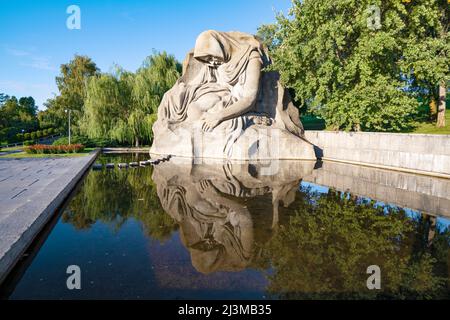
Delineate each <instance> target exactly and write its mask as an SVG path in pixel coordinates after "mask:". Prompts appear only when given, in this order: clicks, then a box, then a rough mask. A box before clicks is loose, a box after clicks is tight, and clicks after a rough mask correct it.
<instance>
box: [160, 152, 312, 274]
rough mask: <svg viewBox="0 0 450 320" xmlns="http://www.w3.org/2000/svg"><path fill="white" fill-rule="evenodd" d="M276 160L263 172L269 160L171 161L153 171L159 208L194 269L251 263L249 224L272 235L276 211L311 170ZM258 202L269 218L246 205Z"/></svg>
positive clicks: (234, 268)
mask: <svg viewBox="0 0 450 320" xmlns="http://www.w3.org/2000/svg"><path fill="white" fill-rule="evenodd" d="M279 162H280V163H278V164H277V165H276V170H273V172H272V173H270V172H269V174H266V173H267V172H266V171H267V170H266V169H267V168H268V167H270V166H271V165H273V161H271V163H261V161H258V162H255V163H252V162H242V163H231V162H228V163H226V164H217V163H205V162H204V163H203V164H200V165H197V164H192V163H190V162H189V161H188V160H187V159H184V160H183V158H178V159H177V158H174V159H171V161H170V162H165V163H161V164H159V165H158V166H156V167H155V168H154V171H153V175H152V180H153V181H154V182H155V184H156V187H157V193H158V197H159V199H160V202H161V205H162V207H163V209H164V211H165V212H166V213H168V214H169V215H170V216H171V217H172V218H173V219H174V220H175V221H176V222H177V223H178V224H179V226H180V229H179V230H180V238H181V240H182V242H183V244H184V245H185V246H186V248H187V249H188V250H189V252H190V255H191V260H192V264H193V266H194V267H195V268H196V269H197V271H199V272H202V273H205V274H208V273H212V272H216V271H239V270H243V269H245V268H246V267H247V266H248V265H249V264H250V263H251V261H252V259H253V255H254V243H255V241H256V242H258V243H260V244H261V242H263V241H264V240H263V239H261V238H259V234H260V233H257V232H255V224H257V225H258V226H259V227H260V228H261V226H262V224H264V227H263V229H264V230H268V232H266V233H270V232H269V230H273V233H274V232H276V230H277V227H278V221H279V217H278V215H279V210H280V207H281V206H283V207H288V206H289V205H290V204H291V203H292V202H293V201H294V200H295V197H296V194H297V190H298V186H299V184H300V182H301V179H302V177H304V176H307V175H310V174H311V172H312V171H313V169H314V162H312V161H279ZM252 199H254V200H252ZM244 201H245V204H248V205H249V206H246V205H245V206H244V205H243V203H244ZM247 201H248V202H247ZM261 201H262V203H263V204H264V203H265V201H267V202H268V204H269V205H268V206H265V210H267V211H272V214H271V215H270V214H269V215H267V214H261V212H260V210H258V212H255V210H254V206H252V205H251V203H255V202H258V203H260V205H261ZM270 203H271V204H272V205H271V206H272V208H270ZM255 214H256V216H255Z"/></svg>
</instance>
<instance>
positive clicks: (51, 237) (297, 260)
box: [0, 155, 450, 299]
mask: <svg viewBox="0 0 450 320" xmlns="http://www.w3.org/2000/svg"><path fill="white" fill-rule="evenodd" d="M124 157H125V158H117V156H116V158H114V157H113V156H108V157H106V156H102V157H101V158H100V159H99V161H102V162H116V163H118V162H127V161H129V160H131V159H128V158H126V156H124ZM139 157H142V158H139ZM139 157H138V158H133V160H134V161H139V160H143V159H145V158H146V157H147V156H146V155H142V156H139ZM160 168H161V166H160V167H158V169H160ZM202 168H203V169H204V168H205V167H201V168H200V169H198V170H200V171H201V170H202ZM158 169H152V168H151V167H145V168H136V169H128V170H117V169H116V170H109V171H108V170H103V171H91V173H89V174H88V176H87V177H86V178H85V181H84V183H83V184H82V185H81V186H80V188H79V189H78V190H77V191H76V192H75V195H74V197H73V198H71V200H70V201H69V203H68V205H67V208H66V209H65V214H66V216H64V215H63V216H62V217H63V218H61V217H60V218H59V219H58V221H57V222H56V224H55V226H54V227H53V229H52V230H51V231H50V232H49V234H48V238H46V239H43V241H44V242H43V245H42V246H41V247H40V248H38V250H37V251H36V256H35V257H33V258H31V259H30V261H29V262H30V265H29V266H26V268H25V271H24V273H23V274H20V276H19V278H18V280H17V281H18V282H17V283H16V284H14V285H13V286H12V289H11V290H12V294H11V295H10V298H12V299H27V298H61V299H65V298H69V299H78V298H85V299H92V298H111V299H122V298H130V299H139V298H149V299H188V298H190V299H205V298H206V299H224V298H225V299H264V298H267V291H266V288H267V287H268V286H269V285H270V283H271V281H272V280H271V278H273V277H275V278H276V277H277V276H279V273H280V270H282V271H283V272H284V273H283V274H282V275H283V276H282V277H281V278H280V279H287V280H288V283H290V282H292V281H295V279H296V278H298V277H299V276H300V275H305V274H309V273H312V274H314V276H316V273H317V272H318V271H320V267H321V265H320V264H319V266H315V267H311V265H310V264H308V263H304V262H305V261H304V260H301V259H307V258H308V256H309V255H311V256H314V255H317V257H318V258H319V257H320V259H318V260H320V261H322V260H323V259H325V261H327V260H326V257H327V250H328V247H329V246H333V245H335V244H336V243H337V247H344V248H345V245H346V242H345V240H344V239H342V237H341V238H338V239H337V240H333V242H331V243H328V242H327V241H326V239H324V238H325V237H319V238H318V240H317V241H318V247H315V249H314V250H311V252H309V251H308V250H303V251H302V250H298V247H299V246H301V245H302V244H301V243H300V244H295V247H294V248H295V249H293V250H291V251H289V252H287V251H286V254H287V255H286V256H283V257H282V258H283V259H281V260H280V261H284V259H285V258H286V259H287V258H289V257H291V256H294V259H292V263H291V264H290V265H285V266H284V268H281V269H280V270H278V269H277V267H276V264H274V262H273V261H272V260H271V259H273V256H272V255H274V256H276V254H275V253H278V252H283V248H284V246H286V245H285V242H284V241H280V243H281V245H280V247H277V248H276V249H275V250H274V252H273V253H271V254H272V255H269V256H267V257H264V254H265V253H266V254H267V252H268V251H265V250H268V249H267V248H266V247H265V246H266V245H267V243H269V242H270V241H271V239H272V238H276V235H279V234H280V233H281V229H282V228H281V226H289V219H290V218H291V217H293V216H295V215H297V214H299V215H300V216H301V219H300V220H302V221H309V220H308V218H309V213H317V212H315V211H308V210H309V209H303V210H299V209H298V208H299V206H300V208H309V207H308V206H302V199H306V200H308V201H311V202H312V203H313V204H316V201H318V200H317V199H318V197H315V195H316V194H318V195H321V194H326V193H327V192H328V191H329V188H328V187H326V186H321V185H318V184H314V183H310V182H305V181H303V182H301V184H300V187H299V186H298V181H299V180H297V179H294V181H293V183H292V184H291V183H288V184H286V186H287V188H284V187H282V188H281V187H280V186H278V187H277V185H276V183H275V184H273V182H274V181H272V182H271V183H272V184H269V185H259V184H258V183H259V182H258V181H261V180H260V178H261V177H258V179H255V180H249V181H252V183H255V184H253V185H251V184H250V186H253V188H252V187H250V186H248V187H245V188H242V189H239V188H237V189H236V190H235V189H234V188H232V187H236V186H239V185H240V184H241V182H242V181H236V182H237V183H236V184H234V185H227V186H228V187H230V188H229V189H227V188H223V189H221V191H220V192H218V193H217V194H209V199H210V200H211V199H213V198H214V197H215V198H214V199H215V201H217V203H219V204H221V206H222V207H221V208H226V207H227V206H230V208H233V209H234V210H235V211H236V212H238V213H239V214H240V215H241V217H242V216H243V212H247V213H248V214H249V216H250V217H251V219H250V220H251V221H252V223H253V224H252V227H251V228H247V229H245V228H243V227H244V226H245V225H240V228H237V229H236V235H239V236H241V237H237V238H236V239H235V238H231V237H225V236H224V235H227V234H228V233H226V232H225V231H228V230H231V229H232V228H231V229H230V224H229V223H228V224H222V223H214V224H212V223H210V222H205V221H206V220H207V219H209V218H208V217H207V216H206V215H199V213H204V212H203V211H202V210H200V209H199V212H197V213H196V214H197V216H198V217H201V219H206V220H199V221H200V222H201V223H200V224H199V225H198V226H197V225H196V224H189V223H186V222H189V221H191V222H195V221H194V220H190V218H191V217H192V216H193V213H194V211H193V208H194V209H195V208H209V207H207V206H205V202H204V200H205V199H206V198H208V196H204V197H203V196H201V195H202V194H200V193H195V192H193V190H194V189H196V185H195V183H191V182H192V181H191V182H190V180H189V179H187V180H186V176H189V175H190V173H189V170H186V171H183V172H182V173H180V174H179V175H178V176H177V177H178V178H179V179H181V182H180V181H178V180H177V179H167V180H165V178H166V176H163V175H161V176H160V177H159V180H158V179H157V177H156V176H155V173H157V172H158ZM152 170H153V171H152ZM255 170H256V169H255ZM163 172H164V173H168V172H169V171H163ZM216 172H218V171H207V175H206V176H205V177H207V178H208V179H212V180H214V181H215V182H216V186H223V185H222V184H220V183H219V182H220V181H221V179H222V178H221V176H220V175H219V174H218V173H216ZM160 173H161V172H160ZM252 173H255V172H253V171H252ZM171 174H172V173H171V172H169V173H168V174H167V177H169V178H172V177H171ZM192 174H195V173H192ZM292 175H293V173H292V172H290V171H289V174H287V175H286V176H288V177H290V176H292ZM201 176H202V177H203V174H202V175H201ZM162 178H164V179H162ZM197 178H199V176H196V179H195V181H201V180H200V179H197ZM183 179H184V180H183ZM158 181H159V185H158ZM168 181H171V182H170V183H168ZM270 181H271V180H270ZM276 181H277V182H279V181H284V180H281V178H278V180H276ZM289 181H290V180H289ZM161 182H163V183H161ZM257 182H258V183H257ZM165 183H167V184H170V185H171V187H172V189H170V191H171V192H172V193H165V192H160V194H157V193H156V192H155V190H157V189H158V188H156V187H157V186H159V188H160V189H159V191H161V190H163V191H166V189H165V188H167V186H166V185H165ZM151 184H153V185H154V186H152V185H151ZM281 185H283V186H284V184H281ZM162 186H163V187H162ZM269 186H271V187H273V189H271V187H269ZM206 187H207V188H211V185H209V186H206ZM152 188H153V189H152ZM277 188H278V189H277ZM150 189H151V190H152V191H149V190H150ZM93 190H95V191H96V192H92V191H93ZM183 190H184V191H183ZM207 190H211V189H207ZM227 190H232V191H234V192H235V194H237V195H239V197H238V196H233V194H232V193H227V192H226V191H227ZM270 190H271V191H270ZM175 191H176V192H175ZM187 191H189V192H190V193H189V192H187ZM251 191H255V192H251ZM256 191H258V192H256ZM290 191H293V192H290ZM296 191H297V192H296ZM184 192H186V193H184ZM271 192H273V194H276V195H277V197H278V198H276V199H277V200H276V201H274V198H273V197H272V196H273V194H272V193H271ZM282 192H285V196H283V197H281V196H280V195H281V194H282ZM306 192H311V194H309V195H312V197H308V196H307V195H308V194H307V193H306ZM313 193H315V194H313ZM163 194H174V195H180V197H179V198H177V199H179V200H180V202H178V204H177V206H174V208H175V212H172V214H173V216H176V214H174V213H177V212H176V211H179V212H181V211H183V210H182V209H181V208H183V209H186V208H187V207H186V205H188V206H190V208H191V209H192V210H191V211H186V215H185V217H186V219H180V223H175V222H174V221H175V220H170V221H172V222H173V223H174V225H177V226H178V227H177V228H169V229H168V230H169V231H168V234H167V237H165V238H164V237H163V238H158V237H157V235H158V234H160V233H158V232H156V233H155V232H154V233H152V232H149V230H150V231H152V230H153V231H155V229H152V228H158V226H161V224H159V225H157V224H150V223H149V222H152V221H153V222H154V221H156V220H151V219H150V217H151V216H152V215H153V214H155V212H153V211H155V210H156V211H158V210H159V211H158V212H160V213H161V214H162V215H161V216H158V215H157V214H155V215H154V216H157V217H159V218H160V219H162V218H163V217H166V218H167V217H169V218H170V214H169V213H170V210H162V207H160V206H159V205H158V203H159V204H160V205H161V204H162V203H164V202H162V201H161V195H163ZM187 194H190V196H189V197H188V196H187ZM97 195H100V197H96V196H97ZM213 196H214V197H213ZM291 196H293V197H291ZM152 197H154V199H155V201H156V202H152V201H150V200H149V199H152ZM197 197H200V198H201V199H200V198H197ZM87 199H90V200H91V201H86V200H87ZM360 199H361V200H362V201H357V205H358V204H359V203H361V202H365V201H368V200H370V199H368V198H366V197H361V198H360ZM181 200H183V201H181ZM200 200H201V201H200ZM331 200H332V201H334V200H333V199H332V198H331ZM158 201H159V202H158ZM292 201H293V202H292ZM296 201H297V202H296ZM230 202H232V205H231V204H230ZM278 202H279V206H278V207H277V208H278V209H277V214H276V220H277V221H278V219H279V225H278V227H280V229H278V228H273V226H274V224H273V221H275V213H274V212H275V210H274V204H275V203H278ZM311 202H309V203H311ZM168 203H172V202H168ZM211 203H213V202H211ZM211 203H210V204H211ZM199 204H202V206H200V205H199ZM332 204H335V202H332ZM146 205H147V206H146ZM375 206H383V208H384V207H385V206H386V204H385V203H383V202H380V201H378V202H375ZM155 207H157V208H156V209H155ZM331 207H332V208H336V207H335V206H331ZM324 208H325V210H323V212H319V213H318V214H319V217H318V220H314V217H313V218H312V220H311V221H313V222H314V223H315V222H316V221H321V220H320V219H321V218H327V217H329V216H330V215H329V214H336V215H334V217H335V218H334V219H336V220H338V219H339V216H340V215H341V213H342V212H340V211H339V212H338V211H333V212H328V211H327V209H326V208H327V206H326V204H325V206H324ZM337 208H339V207H338V206H337ZM319 209H321V207H320V208H319ZM152 210H153V211H152ZM331 210H332V209H331ZM384 210H386V212H387V209H386V208H384ZM200 211H202V212H200ZM278 211H279V212H278ZM319 211H320V210H319ZM372 211H373V210H372ZM69 212H71V213H72V215H67V213H69ZM405 212H406V213H407V216H408V217H409V218H411V219H417V218H419V217H420V216H419V215H420V214H419V213H418V212H417V211H414V210H411V209H405ZM302 214H303V216H302ZM347 214H349V213H348V212H347ZM350 214H351V212H350ZM376 214H377V213H376ZM173 216H172V218H173ZM310 216H313V215H310ZM64 217H65V218H66V219H64ZM353 217H354V216H350V218H353ZM377 217H379V215H378V214H377ZM69 218H70V219H69ZM170 219H171V218H170ZM283 219H284V220H283ZM282 220H283V221H282ZM325 220H326V219H325ZM336 220H334V221H332V223H334V222H335V221H336ZM355 220H358V219H355ZM363 220H364V219H363ZM236 221H237V220H236ZM239 221H244V222H245V221H247V220H244V219H242V220H239ZM365 221H366V222H368V223H371V222H373V220H370V217H369V218H368V220H365ZM437 221H438V224H439V225H440V226H442V227H447V226H449V225H450V221H449V219H446V218H438V220H437ZM157 222H158V223H160V220H158V221H157ZM363 222H364V221H359V223H363ZM208 223H209V226H210V227H209V228H208V229H207V228H203V227H202V228H199V229H196V228H194V227H195V226H197V227H200V226H204V225H208ZM314 223H313V224H314ZM344 225H345V224H344ZM86 226H87V227H86ZM224 226H226V227H227V228H224ZM247 226H248V225H247ZM166 227H168V226H167V225H166ZM294 229H295V228H294ZM331 229H333V228H331ZM362 229H363V230H364V228H362ZM388 229H389V228H388ZM214 230H215V231H217V230H219V231H220V230H222V233H220V234H219V235H222V236H223V237H222V238H220V237H217V235H218V234H217V233H214V232H213V231H214ZM296 230H300V229H295V230H294V231H296ZM307 230H308V228H307V229H303V230H302V232H297V233H295V232H294V233H292V234H291V235H293V236H294V237H295V236H300V235H302V234H305V236H306V237H305V238H302V239H303V240H305V239H306V241H302V243H308V239H309V238H314V236H320V235H322V233H321V231H320V230H319V231H317V230H316V229H314V228H313V229H312V230H315V231H314V232H313V231H311V234H309V233H308V231H307ZM324 230H325V229H324ZM327 230H329V229H327ZM345 230H352V229H351V228H349V229H345V228H344V231H345ZM194 231H195V232H194ZM207 231H208V232H207ZM327 232H328V231H326V232H324V235H327ZM362 232H363V233H364V231H362ZM394 232H395V231H394ZM250 233H251V234H252V238H251V239H253V240H254V242H252V241H248V243H250V242H252V243H254V244H256V243H258V246H259V247H258V248H257V250H256V251H255V256H253V257H252V259H255V260H254V261H259V262H258V264H252V263H253V262H254V261H252V259H249V260H246V259H242V261H241V260H239V259H237V258H238V257H240V256H239V255H238V253H239V254H240V253H242V252H243V251H242V250H241V249H242V248H241V247H240V246H242V245H243V244H244V243H247V242H244V241H243V239H244V237H243V236H244V235H246V234H250ZM204 234H211V235H212V234H214V240H217V239H222V240H223V241H222V242H221V244H227V243H228V244H233V245H230V246H227V247H225V246H222V247H221V249H220V250H222V251H220V250H219V251H218V252H221V253H225V255H219V254H217V255H215V254H213V255H211V256H210V257H209V259H206V260H205V256H204V255H203V253H204V252H206V251H203V252H202V255H198V253H199V252H198V251H197V252H195V251H193V250H192V248H195V247H194V245H195V244H196V243H199V242H201V240H204V238H202V236H204ZM351 234H352V232H347V233H345V236H347V235H351ZM369 234H370V233H369ZM331 235H333V233H332V232H331ZM372 236H374V237H375V238H374V239H375V240H378V238H377V237H379V236H378V233H374V234H372ZM216 238H217V239H216ZM248 238H250V237H248ZM343 238H345V237H343ZM232 240H233V241H234V240H236V242H232ZM238 240H239V241H241V240H242V241H241V242H239V241H238ZM291 240H292V239H291ZM322 241H323V242H322ZM248 243H247V244H248ZM294 243H295V241H294ZM341 245H342V246H341ZM321 246H322V247H321ZM287 247H288V246H287ZM255 248H256V245H255ZM288 248H290V247H288ZM235 249H236V250H235ZM444 249H445V248H444ZM196 250H197V249H196ZM211 251H213V250H210V251H208V252H211ZM241 251H242V252H241ZM249 251H250V250H249ZM196 253H197V255H196ZM212 253H214V252H212ZM227 253H228V255H227ZM340 254H342V255H344V256H345V255H346V254H347V251H344V252H341V253H340ZM409 254H410V253H409V251H408V253H407V255H409ZM321 255H322V256H321ZM394 256H395V257H397V256H398V254H397V252H396V253H395V254H394ZM257 257H258V259H259V258H261V259H260V260H257V259H256V258H257ZM408 257H409V256H408ZM215 259H216V260H215ZM349 260H351V259H349ZM195 261H196V262H197V263H198V262H205V261H210V262H211V263H210V265H211V266H213V265H215V262H221V263H222V264H218V266H219V267H218V268H215V269H211V270H212V271H211V272H201V270H203V269H204V268H203V269H201V270H200V269H198V267H199V266H201V265H199V264H195V263H194V262H195ZM230 261H231V262H233V261H234V262H233V265H232V266H233V268H229V267H230ZM280 261H278V263H280ZM288 261H289V260H288ZM312 261H316V260H315V259H312ZM242 262H243V263H242ZM247 262H248V264H247ZM302 263H304V265H305V266H308V267H307V268H311V269H307V270H303V271H302V272H301V273H299V274H295V273H293V274H295V275H296V276H295V277H294V276H293V275H292V274H291V273H292V272H293V270H294V271H295V270H296V268H297V267H298V266H299V265H302ZM71 264H76V265H79V266H80V268H81V270H82V272H83V274H82V277H83V280H82V281H83V282H82V287H83V290H81V291H69V290H67V288H66V287H65V281H66V278H67V275H66V273H65V271H66V267H67V266H68V265H71ZM208 265H209V264H208ZM208 265H207V266H208ZM225 267H227V269H224V268H225ZM335 269H336V268H335V265H334V259H332V263H331V266H330V265H327V263H325V264H324V266H323V270H322V274H323V275H324V276H327V277H330V278H327V281H329V280H331V281H334V280H335V279H338V280H337V281H338V282H339V283H340V281H341V280H342V279H339V275H338V276H336V275H335V274H333V272H334V270H335ZM224 270H228V271H224ZM231 270H233V271H231ZM304 271H305V272H304ZM330 272H331V274H333V275H332V276H330ZM364 275H365V274H364ZM333 277H335V278H333ZM345 280H347V278H346V279H345ZM311 282H312V283H313V282H314V281H311ZM364 283H365V282H364ZM309 284H310V283H309V282H308V283H306V286H308V285H309ZM285 285H286V284H283V286H282V287H283V288H284V286H285ZM302 285H305V283H303V284H302ZM302 290H303V287H302V289H299V291H302ZM276 294H278V293H276ZM276 294H275V297H276ZM0 296H1V293H0ZM8 296H9V295H8ZM272 297H273V296H272Z"/></svg>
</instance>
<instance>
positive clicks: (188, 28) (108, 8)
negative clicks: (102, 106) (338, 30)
mask: <svg viewBox="0 0 450 320" xmlns="http://www.w3.org/2000/svg"><path fill="white" fill-rule="evenodd" d="M0 4H1V7H0V8H1V9H0V30H1V44H0V92H1V93H6V94H8V95H15V96H30V95H31V96H32V97H34V98H35V99H36V102H37V104H38V105H39V107H40V109H43V106H42V104H43V102H45V100H46V99H47V98H50V97H52V96H53V95H54V94H55V93H57V87H56V84H55V76H56V75H57V74H58V70H59V66H60V64H62V63H66V62H68V61H69V60H70V59H71V58H72V57H73V55H74V54H83V55H88V56H89V57H91V58H92V59H93V60H94V61H95V62H96V63H97V66H98V67H99V68H100V69H101V70H102V71H110V70H111V67H112V65H113V64H114V63H117V64H119V65H120V66H122V67H124V68H125V69H127V70H130V71H135V70H136V69H137V68H138V67H139V66H140V65H141V63H142V61H143V60H144V58H145V57H146V56H148V55H149V54H151V53H152V51H153V49H155V50H157V51H163V50H165V51H167V52H168V53H171V54H174V55H175V56H176V58H177V59H179V60H180V61H181V60H182V59H183V58H184V55H185V54H186V52H187V51H188V50H189V49H191V48H192V47H193V45H194V43H195V38H196V36H197V35H198V34H199V33H200V32H201V31H203V30H206V29H216V30H221V31H230V30H239V31H243V32H249V33H255V32H256V28H257V27H258V26H259V25H261V24H263V23H271V22H273V21H275V13H276V12H279V11H283V12H285V13H286V12H287V10H288V8H289V7H290V6H291V2H290V0H228V1H202V0H187V1H181V0H173V1H169V0H164V1H163V0H147V1H144V0H141V1H137V0H136V1H118V0H109V1H107V0H97V1H95V0H91V1H64V0H61V1H57V0H54V1H48V0H44V1H32V0H29V1H24V0H14V1H10V0H8V1H7V0H0ZM69 5H78V6H79V7H80V9H81V29H80V30H69V29H68V28H67V27H66V20H67V18H68V17H69V14H67V13H66V9H67V7H68V6H69Z"/></svg>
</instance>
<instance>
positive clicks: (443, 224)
mask: <svg viewBox="0 0 450 320" xmlns="http://www.w3.org/2000/svg"><path fill="white" fill-rule="evenodd" d="M300 186H302V187H306V188H308V189H309V190H310V191H312V192H318V193H327V192H328V190H329V189H330V188H329V187H326V186H321V185H318V184H315V183H311V182H307V181H302V182H301V184H300ZM361 198H362V199H365V200H371V199H369V198H367V197H361ZM386 205H390V206H391V207H393V208H400V207H399V206H396V205H392V204H389V203H385V202H382V201H376V202H375V206H383V207H385V206H386ZM387 209H388V208H387V207H386V208H385V209H384V210H385V211H387ZM402 209H403V210H405V212H406V214H407V215H408V217H410V218H412V219H417V218H418V217H419V216H420V213H419V212H418V211H415V210H412V209H409V208H405V207H402ZM437 225H438V227H440V228H448V227H450V219H449V218H444V217H438V218H437Z"/></svg>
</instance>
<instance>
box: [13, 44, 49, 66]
mask: <svg viewBox="0 0 450 320" xmlns="http://www.w3.org/2000/svg"><path fill="white" fill-rule="evenodd" d="M5 51H6V53H7V54H9V55H11V56H14V57H17V58H19V59H21V61H20V62H19V65H21V66H24V67H30V68H34V69H38V70H48V71H56V70H57V68H56V67H54V66H53V65H52V64H51V62H50V58H49V57H44V56H40V55H36V54H35V53H34V52H33V51H34V48H33V50H23V49H18V48H13V47H10V46H5Z"/></svg>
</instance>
